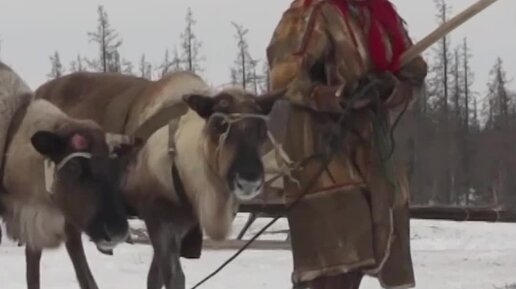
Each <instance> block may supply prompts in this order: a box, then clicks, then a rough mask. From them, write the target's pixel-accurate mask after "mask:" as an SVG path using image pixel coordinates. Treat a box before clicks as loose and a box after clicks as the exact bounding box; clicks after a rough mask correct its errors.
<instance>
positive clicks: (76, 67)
mask: <svg viewBox="0 0 516 289" xmlns="http://www.w3.org/2000/svg"><path fill="white" fill-rule="evenodd" d="M85 70H86V68H85V67H84V59H83V58H82V57H81V55H80V54H77V57H76V58H75V60H72V61H71V62H70V72H79V71H85Z"/></svg>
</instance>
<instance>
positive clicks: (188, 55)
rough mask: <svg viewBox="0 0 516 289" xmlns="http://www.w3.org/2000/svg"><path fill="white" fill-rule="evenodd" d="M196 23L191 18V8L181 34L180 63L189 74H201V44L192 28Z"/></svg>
mask: <svg viewBox="0 0 516 289" xmlns="http://www.w3.org/2000/svg"><path fill="white" fill-rule="evenodd" d="M196 23H197V21H196V20H195V19H194V17H193V12H192V9H191V8H188V10H187V12H186V18H185V30H184V32H183V33H181V48H182V50H183V51H182V59H181V60H182V62H183V63H184V64H185V69H186V70H188V71H191V72H194V73H195V72H201V71H202V68H201V62H202V60H203V58H202V57H201V54H200V49H201V47H202V43H201V42H200V41H199V39H198V38H197V36H196V35H195V33H194V26H195V24H196Z"/></svg>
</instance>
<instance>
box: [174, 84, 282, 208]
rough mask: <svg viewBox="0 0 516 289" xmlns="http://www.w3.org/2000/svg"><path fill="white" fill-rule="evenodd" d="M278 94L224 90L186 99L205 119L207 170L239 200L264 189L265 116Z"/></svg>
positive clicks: (250, 196) (194, 95)
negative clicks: (255, 94)
mask: <svg viewBox="0 0 516 289" xmlns="http://www.w3.org/2000/svg"><path fill="white" fill-rule="evenodd" d="M280 96H281V94H271V95H265V96H262V97H256V96H254V95H251V94H249V93H247V92H245V91H243V90H238V89H233V90H225V91H222V92H220V93H219V94H217V95H215V96H213V97H212V96H207V95H200V94H192V95H187V96H185V97H184V98H183V99H184V101H185V102H186V103H187V104H188V106H189V107H190V108H191V109H192V110H194V111H196V112H197V114H198V115H199V116H201V117H202V118H204V119H205V121H206V125H205V129H204V134H205V136H206V143H205V146H204V153H205V155H206V158H207V161H208V163H209V166H210V167H211V168H212V170H213V171H215V172H216V174H217V175H218V176H219V177H220V178H221V179H223V180H224V181H225V183H226V187H227V188H229V190H230V191H231V192H233V194H234V195H235V196H236V197H237V198H238V199H240V200H249V199H252V198H254V197H256V196H257V195H258V194H259V193H260V192H261V191H262V189H263V185H264V168H263V164H262V159H261V157H262V153H263V146H264V144H265V142H266V141H267V137H268V128H267V115H268V114H269V112H270V111H271V109H272V107H273V104H274V102H275V100H276V99H277V98H279V97H280Z"/></svg>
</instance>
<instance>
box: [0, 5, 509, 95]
mask: <svg viewBox="0 0 516 289" xmlns="http://www.w3.org/2000/svg"><path fill="white" fill-rule="evenodd" d="M475 1H476V0H450V1H448V2H449V3H450V4H451V5H452V8H453V12H454V13H453V14H455V13H458V12H459V11H461V10H462V9H464V8H466V7H467V6H468V5H470V4H472V3H473V2H475ZM393 2H394V3H395V4H396V5H397V7H398V10H399V11H400V14H401V15H402V16H403V17H404V18H405V20H406V21H407V22H408V25H409V28H410V34H411V35H412V36H413V37H414V38H415V39H421V38H423V37H424V36H425V35H426V34H427V33H429V32H430V31H432V30H433V29H434V28H435V27H436V21H435V9H434V4H433V0H394V1H393ZM289 3H290V0H255V1H250V0H145V1H128V0H104V1H73V0H44V1H43V0H0V39H1V41H2V45H1V51H0V58H1V59H2V60H3V61H4V62H6V63H7V64H9V65H11V66H12V67H13V68H14V69H16V70H17V71H18V73H19V74H20V75H21V76H22V77H23V78H25V79H26V80H27V82H28V83H29V85H30V86H31V87H33V88H36V87H37V86H39V85H41V84H42V83H43V82H44V81H46V79H47V78H46V74H47V73H48V72H49V70H50V64H49V55H50V54H52V53H53V51H55V50H58V51H59V53H60V54H61V58H62V61H63V63H64V64H66V65H68V63H69V62H70V61H71V60H73V59H74V58H75V56H76V55H77V54H78V53H80V54H81V55H83V56H88V57H92V56H94V55H95V53H96V52H97V50H96V47H95V46H94V45H93V44H91V43H88V38H87V35H86V33H87V32H88V31H94V30H95V29H96V21H97V14H96V13H97V9H96V8H97V5H99V4H102V5H104V6H105V8H106V10H107V11H108V14H109V18H110V22H111V24H112V26H113V27H114V28H116V29H117V30H118V32H119V33H120V35H121V36H122V38H123V46H122V48H121V54H122V56H123V57H125V58H128V59H130V60H131V61H133V62H135V63H137V62H138V60H139V59H140V56H141V54H142V53H145V54H146V55H147V57H148V59H149V60H150V61H151V62H152V63H159V62H160V60H161V59H162V57H163V55H164V51H165V49H166V48H169V49H173V48H174V47H175V46H176V45H178V41H179V35H180V33H181V31H182V30H183V28H184V15H185V12H186V10H187V8H188V7H191V8H192V10H193V12H194V16H195V18H196V19H197V22H198V23H197V25H196V27H195V31H196V33H197V35H198V37H199V38H200V39H201V40H202V42H203V47H202V54H203V56H205V58H206V61H205V62H204V63H203V66H204V67H205V72H204V73H203V76H204V77H205V78H206V80H207V81H208V82H210V83H211V84H214V85H219V84H224V83H227V82H228V81H229V66H230V65H231V64H232V63H233V61H234V55H235V53H236V47H235V46H236V44H235V41H234V36H233V35H234V29H233V27H232V26H231V23H230V22H231V21H235V22H237V23H241V24H243V25H245V26H246V27H247V28H249V43H250V46H251V53H252V54H253V56H254V57H256V58H260V59H263V58H264V57H265V48H266V46H267V44H268V42H269V39H270V36H271V33H272V31H273V29H274V27H275V25H276V24H277V22H278V20H279V18H280V16H281V14H282V12H283V11H284V10H285V9H286V8H287V7H288V5H289ZM515 31H516V1H515V0H499V2H498V3H495V4H494V5H493V6H492V7H490V8H488V10H486V11H484V12H483V13H482V14H480V15H479V16H477V17H476V18H474V19H473V20H471V21H470V22H468V23H466V24H465V25H464V26H463V27H461V28H460V29H458V30H457V31H456V32H454V33H453V34H452V37H453V38H452V41H453V44H459V42H461V41H462V38H463V37H466V36H467V37H468V39H469V41H470V45H471V47H472V49H473V53H474V59H473V64H472V66H473V69H474V70H475V73H476V83H475V88H476V89H477V90H478V91H479V92H481V93H483V92H484V91H485V83H486V81H487V78H488V72H489V69H490V68H491V66H492V65H493V63H494V62H495V59H496V57H498V56H500V57H502V59H503V60H504V62H505V66H506V69H507V71H508V74H509V77H510V78H512V77H513V76H515V75H516V36H515V35H516V32H515ZM511 85H512V87H516V84H514V83H511Z"/></svg>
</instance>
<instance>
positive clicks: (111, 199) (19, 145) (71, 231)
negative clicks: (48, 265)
mask: <svg viewBox="0 0 516 289" xmlns="http://www.w3.org/2000/svg"><path fill="white" fill-rule="evenodd" d="M6 79H9V81H6ZM12 79H15V80H16V81H10V80H12ZM9 84H14V85H23V86H24V87H25V88H16V87H8V85H9ZM16 91H18V92H20V93H21V94H19V95H18V94H16V95H9V93H12V92H16ZM0 95H2V96H6V95H7V96H8V97H10V99H9V101H12V100H15V102H16V101H18V98H22V99H26V100H27V101H26V102H23V101H21V102H20V103H23V105H21V106H20V107H19V109H17V111H16V112H15V113H14V118H13V119H12V120H11V121H10V126H9V130H8V133H7V134H6V135H7V145H6V146H5V147H6V149H5V154H4V155H3V156H4V158H3V160H4V162H3V163H4V166H3V174H1V173H0V176H1V177H2V178H1V181H2V182H1V185H2V191H1V193H0V204H1V207H2V218H3V221H4V222H5V225H6V232H7V235H8V236H9V237H11V238H12V239H14V240H17V241H19V242H21V243H22V244H24V245H25V248H26V250H25V253H26V261H27V268H26V269H27V284H28V288H29V289H37V288H40V284H39V271H40V270H39V265H40V258H41V254H42V250H43V249H46V248H55V247H57V246H59V245H60V244H62V243H63V242H64V243H65V245H66V249H67V250H68V253H69V255H70V258H71V260H72V262H73V265H74V268H75V270H76V275H77V278H78V281H79V283H80V285H81V288H97V286H96V284H95V282H94V280H93V279H92V278H91V272H90V269H89V267H88V264H87V261H86V257H85V255H84V252H83V245H82V240H81V232H82V231H84V232H85V233H86V234H87V235H88V236H89V237H90V238H91V239H92V241H93V242H95V244H96V245H97V247H98V248H99V250H101V251H106V250H111V249H112V248H113V247H114V246H115V245H116V244H118V243H120V242H122V241H123V240H125V238H126V236H127V233H128V223H127V219H126V212H125V209H124V207H123V203H122V201H121V198H120V195H121V194H120V192H119V184H120V176H121V172H122V168H123V167H125V166H127V162H128V159H125V160H124V159H123V158H122V156H123V155H130V153H129V152H127V153H125V154H124V152H123V151H122V150H118V151H116V152H115V154H118V155H119V156H120V158H113V156H112V154H111V153H110V148H109V146H108V143H107V142H106V136H105V133H104V131H103V130H102V129H101V127H100V126H98V125H97V124H95V123H94V122H93V121H88V120H76V119H73V118H70V117H69V116H67V115H66V114H65V113H64V112H62V111H61V110H59V109H58V108H57V107H56V106H54V105H52V104H51V103H50V102H48V101H46V100H34V99H33V95H32V94H31V92H30V89H28V87H27V86H26V85H25V84H24V82H23V81H22V80H21V78H19V76H18V75H16V73H15V72H13V71H12V70H11V69H10V68H9V67H7V66H5V65H3V64H2V65H0ZM4 99H7V98H4ZM119 148H121V147H119ZM124 148H126V149H127V146H124Z"/></svg>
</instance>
